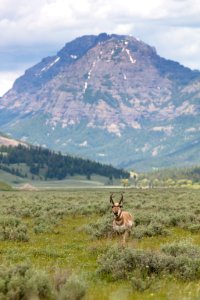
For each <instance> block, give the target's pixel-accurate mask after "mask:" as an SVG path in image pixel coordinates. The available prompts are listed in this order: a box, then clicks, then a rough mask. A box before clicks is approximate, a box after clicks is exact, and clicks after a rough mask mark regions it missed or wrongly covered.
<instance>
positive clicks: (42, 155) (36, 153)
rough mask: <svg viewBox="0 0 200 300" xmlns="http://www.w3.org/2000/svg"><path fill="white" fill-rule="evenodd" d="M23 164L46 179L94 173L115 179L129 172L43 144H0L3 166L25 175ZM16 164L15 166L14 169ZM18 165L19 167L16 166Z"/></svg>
mask: <svg viewBox="0 0 200 300" xmlns="http://www.w3.org/2000/svg"><path fill="white" fill-rule="evenodd" d="M20 164H26V165H27V166H28V167H29V172H30V173H31V174H32V175H36V176H42V177H44V178H45V179H58V180H61V179H64V178H66V177H67V176H73V175H77V174H78V175H85V176H86V177H87V178H88V179H90V176H91V175H92V174H97V175H102V176H105V177H108V178H109V179H112V178H128V177H129V173H128V172H127V171H124V170H122V169H117V168H115V167H113V166H111V165H106V164H101V163H99V162H95V161H91V160H89V159H83V158H79V157H73V156H71V155H62V154H61V153H60V152H59V153H56V152H54V151H51V150H49V149H44V148H42V147H35V146H30V147H26V146H23V145H18V146H17V147H7V146H1V147H0V168H1V169H3V170H5V171H7V172H10V173H12V174H15V175H18V176H21V177H24V176H26V174H25V173H24V172H23V171H22V170H21V167H20ZM13 165H15V168H13ZM16 166H18V167H16Z"/></svg>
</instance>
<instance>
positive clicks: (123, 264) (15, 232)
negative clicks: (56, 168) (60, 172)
mask: <svg viewBox="0 0 200 300" xmlns="http://www.w3.org/2000/svg"><path fill="white" fill-rule="evenodd" d="M111 191H112V190H111V189H104V188H101V189H83V190H81V189H78V190H76V189H74V190H73V189H70V190H63V191H62V190H60V191H59V190H56V191H50V190H49V191H46V190H45V191H7V192H6V191H4V192H3V191H2V192H0V299H2V300H3V299H9V300H12V299H15V300H18V299H24V300H26V299H27V300H28V299H32V300H44V299H54V300H55V299H58V300H64V299H70V300H76V299H86V300H118V299H120V300H131V299H133V300H148V299H153V300H157V299H161V300H173V299H174V300H175V299H176V300H183V299H184V300H197V299H200V207H199V203H200V194H199V190H192V189H174V188H172V189H166V188H165V189H146V190H142V189H141V190H140V189H126V190H125V194H124V199H125V201H124V209H125V210H128V211H130V212H131V213H132V214H133V215H134V218H135V228H134V229H133V232H132V235H131V236H130V238H129V241H128V244H127V247H126V248H122V246H121V236H116V235H115V233H114V232H113V231H112V218H113V216H112V213H111V209H110V204H109V196H110V192H111ZM117 197H120V194H118V193H116V194H115V198H117Z"/></svg>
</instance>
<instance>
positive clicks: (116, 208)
mask: <svg viewBox="0 0 200 300" xmlns="http://www.w3.org/2000/svg"><path fill="white" fill-rule="evenodd" d="M110 203H111V204H112V212H113V213H114V215H115V216H116V217H118V216H119V215H120V214H121V211H122V203H123V194H121V199H120V200H119V202H114V201H113V194H111V195H110Z"/></svg>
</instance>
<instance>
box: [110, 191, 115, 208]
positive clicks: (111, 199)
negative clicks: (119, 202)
mask: <svg viewBox="0 0 200 300" xmlns="http://www.w3.org/2000/svg"><path fill="white" fill-rule="evenodd" d="M112 197H113V193H111V195H110V203H111V204H113V205H114V201H113V198H112Z"/></svg>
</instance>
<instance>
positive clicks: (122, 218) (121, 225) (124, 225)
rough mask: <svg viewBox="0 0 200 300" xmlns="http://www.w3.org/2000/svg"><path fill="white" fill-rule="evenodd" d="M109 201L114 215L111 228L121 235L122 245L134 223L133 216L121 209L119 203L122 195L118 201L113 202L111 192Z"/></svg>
mask: <svg viewBox="0 0 200 300" xmlns="http://www.w3.org/2000/svg"><path fill="white" fill-rule="evenodd" d="M110 202H111V204H112V212H113V213H114V216H115V217H114V220H113V229H114V231H116V232H118V233H121V234H122V235H123V245H125V244H126V240H127V237H128V236H129V234H130V232H131V229H132V227H133V225H134V221H133V217H132V215H131V214H130V213H129V212H127V211H122V206H121V204H122V202H123V195H122V198H121V200H120V201H119V202H114V201H113V199H112V194H111V196H110Z"/></svg>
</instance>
